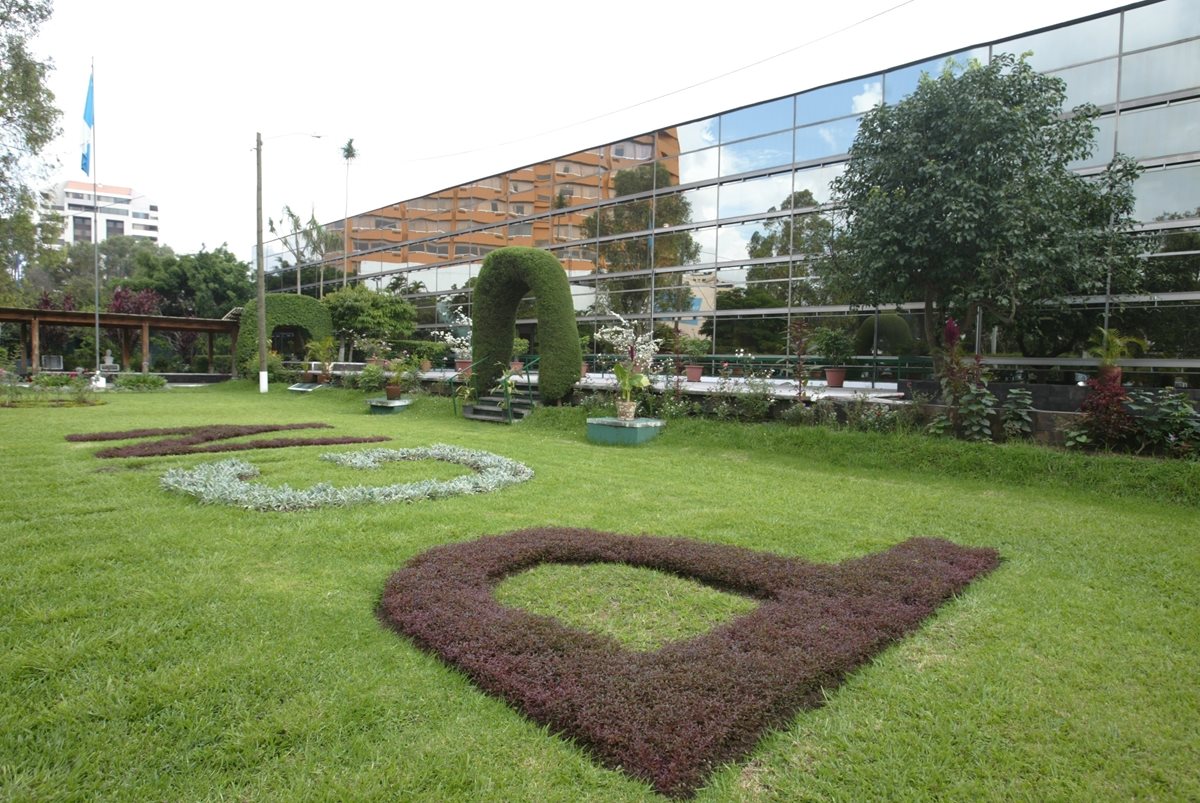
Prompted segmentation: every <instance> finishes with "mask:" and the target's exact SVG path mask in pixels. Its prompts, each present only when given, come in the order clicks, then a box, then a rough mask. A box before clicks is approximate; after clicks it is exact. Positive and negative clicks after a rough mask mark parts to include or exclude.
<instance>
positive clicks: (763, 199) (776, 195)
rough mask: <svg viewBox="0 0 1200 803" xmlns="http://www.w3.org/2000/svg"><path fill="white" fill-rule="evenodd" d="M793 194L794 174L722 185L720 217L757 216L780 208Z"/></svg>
mask: <svg viewBox="0 0 1200 803" xmlns="http://www.w3.org/2000/svg"><path fill="white" fill-rule="evenodd" d="M791 193H792V174H791V173H783V174H782V175H778V176H767V177H766V178H756V179H751V180H750V181H738V182H734V183H731V184H722V185H721V202H720V217H723V218H728V217H742V216H744V215H757V214H762V213H763V212H766V211H767V210H768V209H770V208H772V207H775V208H778V206H779V204H781V203H783V202H784V201H785V200H786V199H787V197H788V196H789V195H791Z"/></svg>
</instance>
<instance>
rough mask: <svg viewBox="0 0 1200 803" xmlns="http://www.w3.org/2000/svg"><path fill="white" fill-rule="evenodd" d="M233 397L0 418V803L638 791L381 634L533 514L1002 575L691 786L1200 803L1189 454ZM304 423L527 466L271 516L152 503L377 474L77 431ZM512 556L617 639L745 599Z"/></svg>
mask: <svg viewBox="0 0 1200 803" xmlns="http://www.w3.org/2000/svg"><path fill="white" fill-rule="evenodd" d="M362 398H363V395H362V394H361V393H354V392H349V391H320V392H317V393H312V394H306V395H297V394H287V393H285V392H284V391H283V389H282V387H274V386H273V387H272V389H271V393H270V394H269V395H268V396H266V397H262V396H260V395H259V394H258V393H257V392H256V388H255V387H253V386H252V385H251V384H250V383H231V384H228V385H225V386H220V387H213V388H204V389H195V390H180V389H176V390H171V391H169V392H165V393H155V394H116V393H109V394H107V395H105V396H103V399H104V401H105V402H106V404H104V405H102V406H98V407H93V408H62V409H0V460H2V465H3V478H4V486H5V487H4V492H3V495H2V497H0V555H3V558H2V559H0V608H2V610H0V799H17V800H26V799H36V800H55V799H122V800H143V799H155V800H200V799H249V800H294V799H312V800H326V799H340V800H351V799H354V800H358V799H372V798H378V799H386V800H429V801H442V800H464V801H466V800H514V801H515V800H538V801H542V800H562V801H574V800H605V801H607V800H643V799H652V798H654V797H655V795H654V793H653V792H652V791H651V790H650V789H649V787H647V786H645V785H644V784H642V783H640V782H637V781H634V780H631V779H629V778H628V777H626V776H624V775H623V774H621V773H619V772H615V771H612V770H608V769H604V768H602V767H600V766H598V765H597V764H595V763H594V762H593V761H591V760H590V759H589V758H588V756H587V755H586V754H585V753H584V752H582V751H581V750H580V749H578V748H577V747H575V746H573V745H572V744H570V743H569V742H567V741H564V740H562V739H560V738H558V737H555V736H553V735H551V734H549V733H548V732H547V731H546V730H545V729H544V728H542V727H540V726H538V725H536V724H533V723H531V722H530V721H528V720H526V719H524V718H523V717H522V716H521V715H520V714H518V713H516V712H515V711H513V710H512V709H510V708H509V707H508V706H506V705H505V704H504V703H502V702H500V701H499V700H496V699H493V698H490V697H487V696H485V695H484V694H482V693H481V692H479V691H478V690H476V689H475V688H474V687H473V686H472V685H471V684H470V683H469V682H468V681H467V680H466V679H465V678H464V677H463V676H462V675H461V674H459V673H458V672H456V671H455V670H452V669H449V668H447V667H446V666H444V665H442V664H441V663H440V662H438V661H437V660H436V659H434V658H432V657H430V656H428V655H426V654H424V653H422V652H420V651H418V650H417V649H415V648H414V647H413V646H412V645H410V644H409V643H407V642H405V641H404V640H403V639H401V638H400V637H398V636H396V635H395V634H394V633H393V632H391V631H389V630H386V629H384V628H383V627H382V626H381V625H380V624H379V623H378V622H377V620H376V619H375V616H374V606H375V604H376V602H377V600H378V597H379V595H380V593H381V591H382V588H383V584H384V581H385V580H386V578H387V577H388V575H389V574H390V573H391V572H392V571H394V570H395V569H396V568H398V567H399V566H400V565H402V564H403V563H404V562H405V561H407V560H408V559H409V558H411V557H413V556H414V555H416V554H418V553H420V552H421V551H423V550H425V549H428V548H429V547H431V546H435V545H438V544H444V543H448V542H452V541H460V540H466V539H471V538H475V537H478V536H480V535H484V534H495V533H502V532H507V531H510V530H514V529H518V528H523V527H533V526H542V525H547V526H570V527H589V528H594V529H599V530H608V531H612V532H619V533H630V534H637V533H651V534H660V535H676V536H687V537H694V538H697V539H702V540H705V541H711V542H716V543H728V544H736V545H739V546H745V547H749V548H752V549H759V550H766V551H771V552H776V553H780V554H785V555H796V556H800V557H803V558H805V559H809V560H816V561H839V560H843V559H846V558H850V557H855V556H859V555H863V554H866V553H870V552H875V551H878V550H881V549H885V548H887V547H889V546H892V545H893V544H896V543H898V542H900V541H903V540H905V539H907V538H909V537H911V536H915V535H928V536H938V537H942V538H948V539H951V540H953V541H956V542H958V543H962V544H970V545H985V546H993V547H996V548H997V549H999V550H1000V553H1001V555H1002V556H1003V559H1004V562H1003V564H1002V565H1001V567H1000V568H999V569H998V570H997V571H995V572H994V573H992V574H991V575H988V576H986V577H984V578H982V579H980V580H978V581H977V582H975V583H974V584H973V585H971V586H970V587H969V588H968V589H967V591H966V593H965V594H964V595H963V596H962V597H960V598H959V599H957V600H955V601H952V602H951V603H949V604H947V605H946V606H945V607H943V608H942V609H941V610H940V611H939V612H938V613H937V614H936V615H935V616H934V617H933V618H932V619H931V620H929V621H928V622H927V623H926V624H925V625H924V626H923V627H922V628H921V629H920V630H919V631H918V632H917V633H916V634H915V635H914V636H912V637H911V638H909V639H907V640H904V641H902V642H900V643H899V644H897V645H896V646H894V647H892V648H890V649H888V650H886V651H885V652H884V653H882V654H881V655H880V656H879V657H878V658H877V659H876V660H874V661H873V662H872V663H870V664H869V665H867V666H866V667H864V668H862V669H861V670H860V671H858V672H857V673H855V674H854V675H852V676H851V677H850V678H849V680H848V681H847V682H846V683H845V684H844V685H843V686H842V687H840V688H839V689H837V690H835V691H833V692H831V693H830V694H829V696H828V700H827V704H826V705H825V706H824V707H822V708H820V709H818V710H815V711H809V712H805V713H802V714H800V715H798V716H797V717H796V718H795V719H794V720H793V721H792V722H791V723H790V725H789V726H788V727H787V728H786V729H783V730H778V731H775V732H773V733H771V734H770V735H768V736H767V737H766V738H764V740H763V741H762V742H761V743H760V745H759V746H758V748H757V749H756V750H755V751H754V753H753V754H752V756H751V757H750V758H749V759H748V760H747V761H744V762H741V763H738V764H736V765H730V766H726V767H723V768H720V769H718V770H717V771H716V772H715V773H714V774H713V776H712V778H711V780H710V784H709V786H708V787H707V788H705V789H703V790H701V791H700V793H699V794H698V796H697V799H698V800H798V799H818V800H825V799H829V800H862V799H901V800H904V799H913V800H927V799H939V798H940V799H947V800H965V799H979V798H991V799H997V798H1004V799H1008V798H1016V799H1036V800H1050V799H1057V800H1113V799H1129V798H1158V799H1164V800H1183V799H1197V798H1200V775H1198V774H1197V772H1196V767H1197V766H1200V727H1197V723H1198V722H1200V611H1198V609H1200V591H1198V590H1197V589H1198V588H1200V534H1198V533H1200V463H1173V464H1163V463H1157V462H1154V461H1145V460H1133V459H1127V458H1089V457H1084V456H1077V455H1068V454H1064V453H1061V452H1051V451H1049V450H1044V449H1039V448H1035V447H1024V446H1017V447H996V446H991V445H980V444H963V443H954V442H949V441H933V440H929V439H925V438H919V437H910V436H874V435H867V434H854V433H840V432H829V431H825V430H810V429H794V428H786V427H782V426H777V425H759V426H743V425H736V424H717V423H712V422H697V421H684V422H672V423H671V424H670V425H668V427H667V429H666V431H665V432H664V434H663V435H662V436H661V437H659V438H658V439H656V440H654V441H652V442H651V443H649V444H647V445H645V446H642V447H638V448H621V447H601V446H593V445H591V444H589V443H587V441H586V439H585V438H584V432H583V429H584V427H583V418H582V416H583V415H584V413H583V412H582V411H580V410H543V411H540V412H539V413H538V414H537V415H535V416H534V418H532V419H531V420H529V421H526V422H525V423H523V424H520V425H518V426H515V427H502V426H495V425H487V424H480V423H476V422H468V421H463V420H459V419H455V418H454V417H453V416H452V415H451V410H450V402H449V401H448V400H445V399H432V398H425V399H422V400H420V401H419V402H418V403H417V404H416V405H414V407H413V408H412V409H411V410H409V411H408V412H405V413H402V414H399V415H395V416H368V415H366V412H365V405H364V404H363V402H362ZM306 421H324V422H327V423H330V424H332V425H333V426H334V427H335V429H334V430H332V431H320V430H315V431H312V433H304V432H301V433H288V434H290V435H305V434H312V435H322V434H332V435H371V434H382V435H389V436H391V437H392V438H393V439H394V440H393V441H392V442H390V443H383V444H378V445H379V446H384V447H394V448H395V447H405V446H426V445H429V444H432V443H435V442H443V443H449V444H455V445H460V446H465V447H470V448H477V449H485V450H488V451H492V452H496V453H497V454H501V455H503V456H505V457H510V458H513V459H516V460H520V461H522V462H524V463H526V464H527V465H529V466H530V467H531V468H533V469H534V471H535V472H536V476H535V477H534V479H533V480H532V481H531V482H527V483H524V484H521V485H517V486H513V487H510V488H506V489H504V490H501V491H499V492H497V493H494V494H489V495H485V496H462V497H455V498H452V499H445V500H440V501H434V502H423V503H417V504H412V505H390V506H377V507H356V508H345V509H331V510H321V511H316V512H311V511H310V512H298V513H263V512H252V511H245V510H239V509H233V508H225V507H208V506H202V505H200V504H199V503H197V502H196V501H195V500H194V499H193V498H191V497H187V496H183V495H178V494H169V493H166V492H164V491H162V490H160V489H159V487H158V478H159V476H160V475H161V474H162V473H163V472H164V471H165V470H166V469H167V468H171V467H177V466H191V465H196V464H197V463H201V462H208V461H211V460H216V459H221V458H223V457H229V456H236V457H238V458H240V459H243V460H248V461H249V462H252V463H254V464H256V465H257V466H259V467H260V468H261V470H262V477H261V480H262V481H263V482H268V483H285V482H286V483H289V484H291V485H293V486H297V485H305V484H309V483H312V482H316V481H318V480H328V481H330V482H333V483H335V484H353V483H358V482H372V483H375V482H378V483H380V484H384V483H390V482H408V481H411V480H414V479H417V478H419V477H437V478H449V477H452V476H455V475H456V474H458V473H461V469H460V468H459V467H455V466H444V465H432V466H429V467H428V472H425V471H423V469H425V468H426V467H427V466H426V464H423V463H414V464H392V465H389V466H387V467H385V468H383V469H380V470H379V473H377V474H369V475H366V476H365V477H364V475H363V474H362V473H361V472H355V471H353V470H351V469H347V468H341V467H338V466H336V465H334V464H331V463H326V462H322V461H318V460H317V459H316V456H317V455H318V454H320V453H322V452H325V451H335V450H336V451H341V450H354V449H363V448H371V447H373V446H375V445H374V444H372V445H359V446H338V447H304V448H293V449H286V450H270V451H267V450H263V451H250V452H239V453H236V454H234V455H196V456H188V457H159V458H138V459H127V460H99V459H97V458H95V457H94V456H93V454H94V453H95V452H96V451H98V450H99V449H100V448H103V447H104V446H105V445H111V444H98V443H68V442H67V441H65V440H64V436H65V435H67V434H69V433H79V432H95V431H103V430H124V429H134V428H140V427H167V426H183V425H198V424H219V423H230V424H254V423H275V422H306ZM552 568H554V569H555V570H553V571H550V570H535V571H532V572H528V573H526V574H523V575H520V576H518V577H514V578H511V579H510V580H508V581H506V582H505V583H504V584H503V585H502V586H501V587H500V593H501V594H502V598H503V599H504V601H505V602H506V604H513V605H517V604H520V605H525V606H527V607H529V608H530V609H531V610H535V611H537V612H539V613H551V614H553V615H558V616H561V617H562V618H564V619H566V620H568V621H570V622H571V623H572V624H574V625H576V626H580V627H594V628H596V629H599V630H603V631H604V632H608V633H611V634H613V635H616V636H617V637H618V638H621V639H622V640H623V641H625V642H626V643H628V644H630V645H631V646H633V647H634V648H637V649H651V648H653V647H654V645H656V644H658V643H661V641H663V640H664V639H671V638H679V637H681V636H684V637H686V636H687V635H690V634H692V633H694V632H696V629H697V628H699V629H700V630H703V629H704V628H705V627H708V626H710V624H711V623H714V622H718V621H723V620H725V619H726V618H728V617H732V616H736V615H739V613H742V612H744V611H745V610H747V608H746V607H745V604H744V601H743V600H740V599H737V598H733V599H732V600H731V599H728V598H727V597H728V595H723V594H718V593H716V592H713V591H711V590H710V589H705V588H703V587H699V586H698V585H697V584H694V583H691V582H688V581H681V580H679V579H678V578H666V577H663V576H660V575H657V574H656V573H654V572H650V571H647V570H620V569H619V568H618V569H616V570H613V569H612V568H611V567H605V569H604V570H601V569H600V568H599V567H586V568H585V569H583V570H578V569H576V568H574V567H570V568H571V569H572V570H570V571H563V570H560V569H562V568H567V567H552Z"/></svg>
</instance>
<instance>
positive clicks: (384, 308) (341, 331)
mask: <svg viewBox="0 0 1200 803" xmlns="http://www.w3.org/2000/svg"><path fill="white" fill-rule="evenodd" d="M321 303H322V304H323V305H324V306H325V308H326V309H327V310H329V317H330V318H331V319H332V320H333V330H334V332H336V333H337V335H338V337H339V338H341V340H342V344H343V346H344V347H346V349H347V351H348V352H349V351H353V348H354V342H355V341H356V340H358V339H360V338H364V337H369V338H380V339H382V340H399V339H403V338H406V337H408V336H409V335H411V334H412V333H413V332H414V331H415V330H416V322H417V310H416V308H415V307H413V305H412V304H410V303H408V302H407V301H405V300H404V299H403V298H401V297H400V296H394V295H391V294H389V293H376V292H373V291H371V290H369V289H367V288H366V287H364V286H363V285H361V284H354V285H350V286H349V287H346V288H344V289H342V290H338V291H336V292H333V293H330V294H329V295H327V296H325V298H324V299H322V300H321Z"/></svg>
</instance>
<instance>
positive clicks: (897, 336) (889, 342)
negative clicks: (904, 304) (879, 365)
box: [854, 312, 915, 354]
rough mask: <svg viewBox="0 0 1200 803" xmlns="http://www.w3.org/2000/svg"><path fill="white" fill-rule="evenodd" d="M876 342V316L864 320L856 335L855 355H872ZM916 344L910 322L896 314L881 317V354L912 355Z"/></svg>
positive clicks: (881, 315) (890, 313) (885, 313)
mask: <svg viewBox="0 0 1200 803" xmlns="http://www.w3.org/2000/svg"><path fill="white" fill-rule="evenodd" d="M874 342H875V316H874V315H871V316H869V317H867V318H866V319H864V320H863V322H862V324H861V325H860V326H859V327H858V332H857V333H856V334H855V335H854V353H855V354H870V353H871V348H872V345H873V344H874ZM914 345H915V342H914V340H913V336H912V330H911V329H909V328H908V321H906V320H904V319H903V318H902V317H900V316H899V315H897V314H896V313H894V312H884V313H881V314H880V315H879V353H880V354H912V353H913V346H914Z"/></svg>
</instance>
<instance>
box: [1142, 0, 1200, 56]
mask: <svg viewBox="0 0 1200 803" xmlns="http://www.w3.org/2000/svg"><path fill="white" fill-rule="evenodd" d="M1192 36H1200V9H1197V8H1196V0H1166V2H1164V3H1155V4H1154V5H1150V6H1142V7H1141V8H1134V9H1130V10H1129V11H1126V12H1125V52H1126V53H1128V52H1129V51H1130V50H1140V49H1142V48H1144V47H1151V46H1153V45H1161V44H1165V43H1167V42H1175V41H1177V40H1179V39H1188V38H1190V37H1192Z"/></svg>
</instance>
